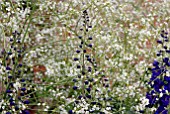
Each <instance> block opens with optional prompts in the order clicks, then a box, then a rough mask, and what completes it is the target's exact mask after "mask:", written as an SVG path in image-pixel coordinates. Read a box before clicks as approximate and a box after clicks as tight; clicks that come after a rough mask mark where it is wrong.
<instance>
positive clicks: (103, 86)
mask: <svg viewBox="0 0 170 114" xmlns="http://www.w3.org/2000/svg"><path fill="white" fill-rule="evenodd" d="M82 18H83V23H82V25H83V26H82V27H81V28H80V34H81V35H79V36H78V39H79V42H80V45H78V48H77V50H76V53H77V54H75V55H74V64H76V68H77V70H76V71H77V72H78V75H77V77H76V78H74V79H73V82H74V86H73V87H72V89H73V93H72V95H71V97H73V98H74V99H73V101H74V102H73V103H72V104H71V105H70V106H68V109H69V114H73V113H75V114H80V113H109V111H111V109H112V107H111V106H110V103H109V101H112V98H110V97H109V80H108V78H107V77H106V76H105V71H103V70H102V69H101V68H100V67H99V65H98V64H97V62H96V60H95V59H96V58H95V47H94V43H93V42H92V40H93V37H92V36H91V35H90V30H91V29H92V25H90V19H89V15H88V10H84V11H83V14H82Z"/></svg>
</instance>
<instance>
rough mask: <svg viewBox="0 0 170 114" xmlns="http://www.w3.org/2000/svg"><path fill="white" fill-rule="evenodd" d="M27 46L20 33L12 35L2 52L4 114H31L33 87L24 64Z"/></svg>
mask: <svg viewBox="0 0 170 114" xmlns="http://www.w3.org/2000/svg"><path fill="white" fill-rule="evenodd" d="M24 51H25V46H24V45H23V43H22V41H21V36H20V33H19V32H18V31H15V32H13V33H12V36H11V38H10V39H9V41H8V42H7V46H6V47H5V48H4V49H3V50H2V52H1V61H0V62H1V63H0V65H1V66H0V69H1V71H0V74H1V76H0V78H1V81H0V83H1V91H0V98H1V99H0V110H1V112H2V114H29V111H28V108H29V107H28V105H29V103H30V99H29V98H30V97H31V96H32V95H33V94H31V92H32V91H31V89H32V87H31V85H29V84H28V83H29V81H30V79H28V78H26V75H27V74H28V72H29V70H28V68H27V67H26V65H25V64H24V63H23V61H22V58H23V57H24Z"/></svg>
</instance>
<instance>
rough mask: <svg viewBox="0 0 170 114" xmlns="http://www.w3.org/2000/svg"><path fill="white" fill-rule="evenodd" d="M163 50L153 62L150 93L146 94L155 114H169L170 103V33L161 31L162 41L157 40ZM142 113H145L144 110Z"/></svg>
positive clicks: (150, 69) (149, 106)
mask: <svg viewBox="0 0 170 114" xmlns="http://www.w3.org/2000/svg"><path fill="white" fill-rule="evenodd" d="M157 43H158V46H159V47H160V48H161V49H160V50H159V51H158V53H157V54H156V56H157V59H155V60H154V61H153V64H152V65H153V68H149V71H151V72H152V73H151V78H150V80H149V82H148V84H149V91H148V92H147V93H146V98H147V99H148V101H149V102H148V103H146V106H145V107H147V108H151V109H152V111H153V113H154V114H168V113H169V102H170V95H169V92H170V71H169V66H170V61H169V53H170V47H169V38H168V32H165V31H164V30H163V31H161V39H158V40H157ZM140 112H144V111H143V110H142V111H140Z"/></svg>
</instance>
